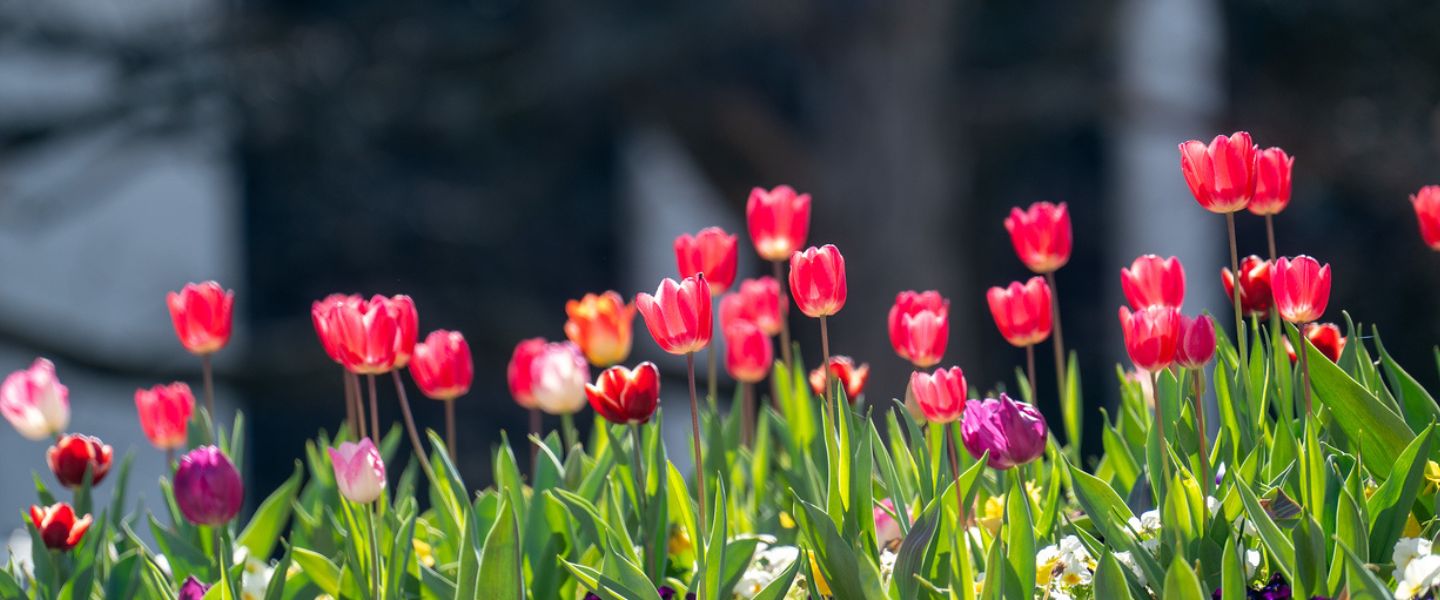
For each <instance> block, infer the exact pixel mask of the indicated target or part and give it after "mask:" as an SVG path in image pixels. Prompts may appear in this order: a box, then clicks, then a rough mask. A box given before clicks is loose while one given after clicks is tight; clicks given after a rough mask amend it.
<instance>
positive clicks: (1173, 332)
mask: <svg viewBox="0 0 1440 600" xmlns="http://www.w3.org/2000/svg"><path fill="white" fill-rule="evenodd" d="M1120 329H1121V330H1122V331H1123V332H1124V333H1125V352H1126V353H1128V354H1129V355H1130V360H1131V361H1132V362H1134V363H1135V366H1137V367H1140V368H1141V369H1145V370H1146V371H1151V372H1154V371H1159V370H1160V369H1163V368H1165V367H1167V366H1170V363H1171V362H1172V361H1174V360H1175V350H1176V347H1177V346H1179V344H1180V310H1179V309H1177V308H1175V307H1173V306H1162V305H1154V306H1148V307H1145V308H1142V309H1140V310H1138V311H1135V312H1133V313H1132V312H1130V309H1129V308H1126V307H1123V306H1122V307H1120Z"/></svg>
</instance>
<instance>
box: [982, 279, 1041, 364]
mask: <svg viewBox="0 0 1440 600" xmlns="http://www.w3.org/2000/svg"><path fill="white" fill-rule="evenodd" d="M985 300H986V302H987V303H988V304H989V305H990V316H992V317H994V318H995V327H996V328H998V329H999V330H1000V335H1001V336H1003V337H1004V338H1005V341H1007V342H1010V345H1012V346H1015V347H1017V348H1024V347H1026V346H1033V345H1035V344H1038V343H1040V342H1043V341H1045V338H1048V337H1050V286H1049V284H1046V283H1045V278H1043V277H1031V278H1030V281H1027V282H1025V283H1024V284H1021V283H1020V282H1018V281H1015V282H1012V283H1011V284H1010V285H1009V286H1008V287H1003V288H1002V287H992V288H990V291H989V292H987V293H986V294H985Z"/></svg>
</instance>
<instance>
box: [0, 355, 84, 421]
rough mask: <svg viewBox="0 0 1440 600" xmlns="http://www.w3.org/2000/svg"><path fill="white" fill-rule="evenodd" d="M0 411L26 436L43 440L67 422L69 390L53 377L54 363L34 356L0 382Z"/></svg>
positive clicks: (68, 418)
mask: <svg viewBox="0 0 1440 600" xmlns="http://www.w3.org/2000/svg"><path fill="white" fill-rule="evenodd" d="M0 414H4V415H5V419H6V420H7V421H10V425H12V426H14V427H15V431H18V432H20V435H22V436H24V437H25V438H26V439H29V440H43V439H45V438H48V437H51V436H54V435H57V434H59V433H60V432H62V431H64V430H65V426H66V425H69V424H70V389H69V388H67V387H65V385H64V384H62V383H60V379H59V378H57V377H56V376H55V364H54V363H51V362H50V361H48V360H45V359H43V358H37V359H35V363H34V364H32V365H30V368H29V369H24V370H20V371H16V372H14V373H11V374H10V375H9V376H8V377H6V378H5V382H4V383H0Z"/></svg>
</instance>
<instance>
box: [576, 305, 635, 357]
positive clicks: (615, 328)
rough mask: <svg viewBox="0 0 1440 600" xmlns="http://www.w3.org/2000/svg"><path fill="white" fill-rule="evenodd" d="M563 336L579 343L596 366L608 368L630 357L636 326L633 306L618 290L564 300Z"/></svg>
mask: <svg viewBox="0 0 1440 600" xmlns="http://www.w3.org/2000/svg"><path fill="white" fill-rule="evenodd" d="M565 314H566V316H568V317H569V319H568V320H566V321H565V337H567V338H570V341H572V342H575V345H577V346H580V350H581V351H583V352H585V358H587V359H589V360H590V364H592V365H595V366H597V367H608V366H610V365H613V364H616V363H619V362H621V361H623V360H625V358H626V357H628V356H630V344H631V339H632V332H633V330H634V326H635V305H634V304H626V303H625V299H624V298H621V297H620V294H619V293H616V292H613V291H610V292H605V293H604V294H585V296H584V297H583V298H581V299H579V300H571V301H569V302H566V303H565Z"/></svg>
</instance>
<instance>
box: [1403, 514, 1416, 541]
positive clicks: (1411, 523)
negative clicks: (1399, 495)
mask: <svg viewBox="0 0 1440 600" xmlns="http://www.w3.org/2000/svg"><path fill="white" fill-rule="evenodd" d="M1400 536H1401V537H1408V538H1413V537H1420V521H1417V520H1415V515H1413V514H1411V515H1409V516H1407V517H1405V529H1404V531H1402V532H1401V533H1400Z"/></svg>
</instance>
